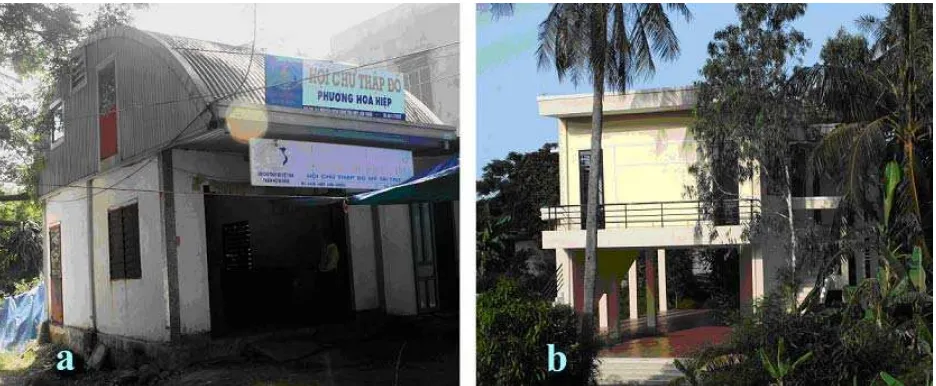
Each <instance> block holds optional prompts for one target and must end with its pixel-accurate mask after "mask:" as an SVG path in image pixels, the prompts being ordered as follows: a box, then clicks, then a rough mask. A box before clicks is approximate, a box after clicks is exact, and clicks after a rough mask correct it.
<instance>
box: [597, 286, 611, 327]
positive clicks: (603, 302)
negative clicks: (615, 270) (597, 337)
mask: <svg viewBox="0 0 936 386" xmlns="http://www.w3.org/2000/svg"><path fill="white" fill-rule="evenodd" d="M607 288H608V286H607V283H605V280H602V279H601V278H598V280H597V282H596V283H595V289H596V291H597V292H598V293H596V294H595V304H597V305H598V332H599V333H601V334H607V333H608V327H610V325H611V323H610V316H611V315H610V313H609V312H608V311H609V309H608V306H609V303H610V296H608V293H607V292H606V289H607Z"/></svg>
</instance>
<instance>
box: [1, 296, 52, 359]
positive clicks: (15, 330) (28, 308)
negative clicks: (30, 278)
mask: <svg viewBox="0 0 936 386" xmlns="http://www.w3.org/2000/svg"><path fill="white" fill-rule="evenodd" d="M45 319H46V308H45V283H44V282H40V283H39V285H37V286H35V287H33V289H31V290H29V291H26V292H24V293H21V294H19V295H16V296H13V297H10V298H6V299H4V300H3V303H2V304H0V351H22V349H23V346H25V345H26V343H27V342H29V341H30V340H33V339H36V336H37V335H38V333H39V324H40V323H42V321H44V320H45Z"/></svg>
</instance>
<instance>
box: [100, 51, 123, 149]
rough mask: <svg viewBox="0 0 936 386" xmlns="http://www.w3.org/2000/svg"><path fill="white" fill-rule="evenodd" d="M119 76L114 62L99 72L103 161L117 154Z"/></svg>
mask: <svg viewBox="0 0 936 386" xmlns="http://www.w3.org/2000/svg"><path fill="white" fill-rule="evenodd" d="M117 111H118V109H117V74H116V67H115V65H114V61H113V60H112V61H110V63H108V64H106V65H104V67H102V68H101V69H100V70H98V124H99V128H100V139H101V147H100V149H101V159H106V158H109V157H111V156H113V155H115V154H117Z"/></svg>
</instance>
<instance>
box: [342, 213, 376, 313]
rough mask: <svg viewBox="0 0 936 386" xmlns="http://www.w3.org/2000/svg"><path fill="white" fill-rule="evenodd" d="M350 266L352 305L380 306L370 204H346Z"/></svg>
mask: <svg viewBox="0 0 936 386" xmlns="http://www.w3.org/2000/svg"><path fill="white" fill-rule="evenodd" d="M348 228H349V229H348V234H349V235H350V239H351V240H350V249H351V269H352V270H353V272H352V277H353V285H354V309H355V310H356V311H363V310H372V309H375V308H379V307H380V298H379V294H378V288H377V264H376V262H377V257H376V251H375V249H374V224H373V216H371V207H370V206H365V205H353V206H349V207H348Z"/></svg>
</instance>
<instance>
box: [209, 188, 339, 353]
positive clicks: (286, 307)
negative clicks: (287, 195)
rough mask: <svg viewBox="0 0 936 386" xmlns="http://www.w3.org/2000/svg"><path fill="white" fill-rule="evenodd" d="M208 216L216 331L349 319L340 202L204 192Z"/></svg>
mask: <svg viewBox="0 0 936 386" xmlns="http://www.w3.org/2000/svg"><path fill="white" fill-rule="evenodd" d="M205 219H206V221H205V223H206V238H207V241H208V267H209V278H208V279H209V287H210V293H209V300H210V306H211V329H212V334H213V335H214V336H224V335H232V334H241V333H252V332H261V331H267V330H272V329H280V328H290V327H304V326H311V325H317V324H323V323H335V322H343V321H346V320H348V319H350V318H351V316H352V296H351V284H350V267H349V262H348V242H347V240H348V236H347V224H346V221H347V217H346V215H345V213H344V211H343V209H342V206H341V203H330V204H323V205H298V204H296V203H294V202H293V201H291V200H289V199H283V198H276V197H242V196H225V195H211V194H206V195H205Z"/></svg>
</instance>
